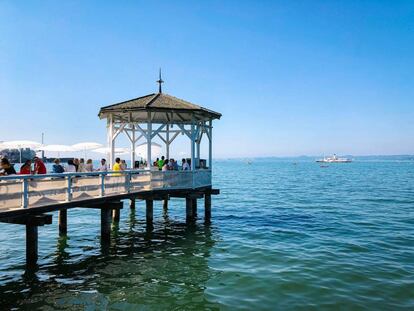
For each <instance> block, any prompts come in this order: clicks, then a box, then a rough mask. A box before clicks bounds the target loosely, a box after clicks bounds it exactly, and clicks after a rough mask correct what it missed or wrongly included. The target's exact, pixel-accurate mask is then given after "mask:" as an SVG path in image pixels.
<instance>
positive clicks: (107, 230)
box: [101, 208, 112, 243]
mask: <svg viewBox="0 0 414 311" xmlns="http://www.w3.org/2000/svg"><path fill="white" fill-rule="evenodd" d="M111 212H112V209H110V208H101V242H103V243H109V241H110V240H111Z"/></svg>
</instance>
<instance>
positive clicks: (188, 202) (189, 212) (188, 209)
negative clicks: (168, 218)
mask: <svg viewBox="0 0 414 311" xmlns="http://www.w3.org/2000/svg"><path fill="white" fill-rule="evenodd" d="M185 214H186V217H185V219H186V222H187V223H188V222H192V221H193V220H194V214H193V199H191V198H189V197H187V198H185Z"/></svg>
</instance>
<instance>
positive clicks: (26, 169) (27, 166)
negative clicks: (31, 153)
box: [19, 160, 32, 175]
mask: <svg viewBox="0 0 414 311" xmlns="http://www.w3.org/2000/svg"><path fill="white" fill-rule="evenodd" d="M31 173H32V161H30V160H26V161H25V162H24V164H23V165H22V166H21V167H20V173H19V174H20V175H30V174H31Z"/></svg>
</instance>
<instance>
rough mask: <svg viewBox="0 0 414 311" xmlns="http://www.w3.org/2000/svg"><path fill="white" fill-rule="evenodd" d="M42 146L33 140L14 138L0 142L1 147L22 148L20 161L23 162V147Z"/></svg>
mask: <svg viewBox="0 0 414 311" xmlns="http://www.w3.org/2000/svg"><path fill="white" fill-rule="evenodd" d="M40 146H41V144H40V143H38V142H35V141H31V140H12V141H5V142H3V143H1V144H0V148H1V149H19V150H20V163H22V149H24V148H30V149H37V148H39V147H40Z"/></svg>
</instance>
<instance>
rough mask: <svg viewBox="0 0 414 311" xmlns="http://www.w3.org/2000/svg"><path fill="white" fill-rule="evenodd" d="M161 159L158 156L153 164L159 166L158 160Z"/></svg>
mask: <svg viewBox="0 0 414 311" xmlns="http://www.w3.org/2000/svg"><path fill="white" fill-rule="evenodd" d="M159 161H160V158H157V159H156V160H155V162H154V163H153V165H154V166H156V167H158V162H159Z"/></svg>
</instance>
